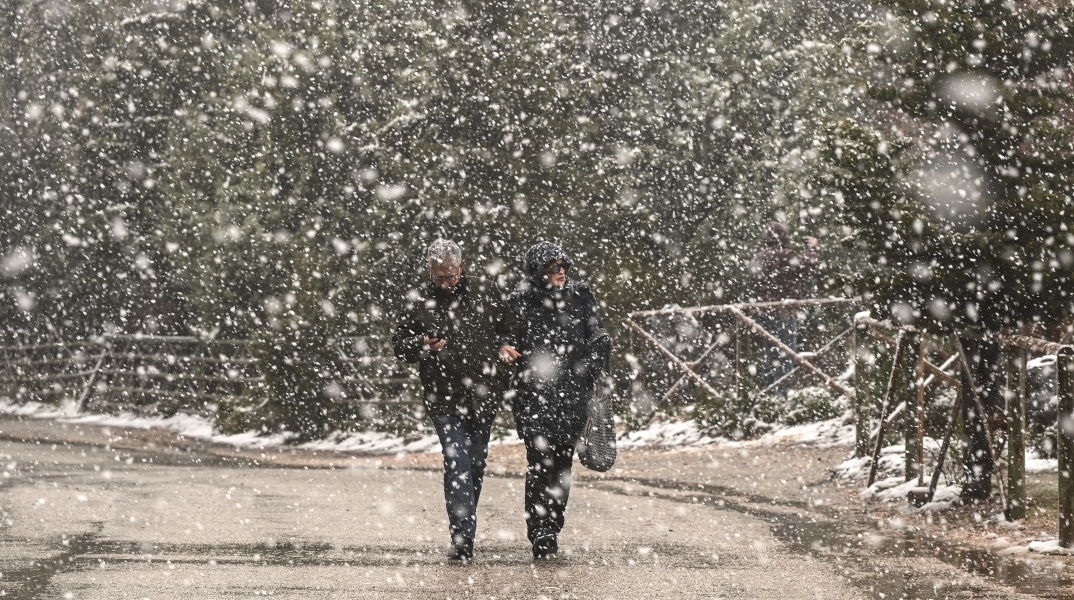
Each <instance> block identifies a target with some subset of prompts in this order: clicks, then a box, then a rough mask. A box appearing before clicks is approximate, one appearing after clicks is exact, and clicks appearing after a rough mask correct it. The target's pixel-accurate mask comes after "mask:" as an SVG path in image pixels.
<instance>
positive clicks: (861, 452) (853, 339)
mask: <svg viewBox="0 0 1074 600" xmlns="http://www.w3.org/2000/svg"><path fill="white" fill-rule="evenodd" d="M858 329H864V326H861V325H854V327H853V330H852V331H851V333H850V343H849V347H850V364H852V365H854V456H856V457H859V458H860V457H862V456H866V455H867V454H868V453H869V425H870V423H869V421H870V418H871V416H872V410H871V409H872V403H871V402H869V400H871V399H872V398H871V395H870V394H869V378H868V377H866V373H865V369H866V364H867V362H866V361H865V359H864V358H863V357H862V353H863V349H862V346H861V345H860V344H859V342H860V341H862V340H861V338H862V337H864V336H859V335H858Z"/></svg>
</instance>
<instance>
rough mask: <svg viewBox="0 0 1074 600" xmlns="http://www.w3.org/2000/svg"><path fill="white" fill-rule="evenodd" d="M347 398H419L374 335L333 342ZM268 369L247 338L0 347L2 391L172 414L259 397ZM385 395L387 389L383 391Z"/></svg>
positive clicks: (73, 404)
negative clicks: (211, 404) (260, 360)
mask: <svg viewBox="0 0 1074 600" xmlns="http://www.w3.org/2000/svg"><path fill="white" fill-rule="evenodd" d="M331 343H333V344H334V345H335V346H336V347H337V349H338V357H337V362H338V364H339V366H340V373H339V379H338V383H339V384H340V390H341V392H342V396H341V398H342V400H343V401H350V402H355V403H359V404H366V405H376V404H413V403H417V402H419V401H420V396H419V395H418V394H417V389H418V385H417V378H416V377H415V376H414V374H413V373H412V371H411V370H409V369H408V368H407V367H405V366H402V365H400V364H399V363H398V361H396V360H395V359H394V357H391V356H390V354H389V355H384V353H385V351H386V343H385V342H384V341H383V340H381V339H380V338H378V337H377V336H361V337H343V338H339V339H337V340H333V341H332V342H331ZM264 382H265V376H264V373H263V372H262V371H261V369H260V367H259V359H258V358H257V356H256V354H255V352H254V351H253V342H251V341H249V340H209V339H204V338H196V337H185V336H155V335H119V334H107V335H103V336H100V337H98V338H92V339H86V340H78V341H66V342H63V341H58V342H53V343H43V344H24V345H12V346H0V395H4V396H9V397H11V398H14V399H25V400H29V399H35V400H41V401H44V402H48V403H61V402H65V403H66V404H67V406H68V409H69V410H70V411H72V412H79V411H81V410H82V408H83V407H84V406H85V405H87V404H89V403H93V404H103V405H108V406H113V407H115V406H119V407H121V408H135V409H142V410H145V409H151V410H153V411H155V412H161V413H164V414H172V413H174V412H177V411H179V410H183V409H192V408H199V407H201V406H204V405H205V404H207V403H212V402H221V401H225V400H229V399H234V398H238V397H256V396H259V395H261V394H262V390H263V385H264ZM386 392H387V393H386Z"/></svg>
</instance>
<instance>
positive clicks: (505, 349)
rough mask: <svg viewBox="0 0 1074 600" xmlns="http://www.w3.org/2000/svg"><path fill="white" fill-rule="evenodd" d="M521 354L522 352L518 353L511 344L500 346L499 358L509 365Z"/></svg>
mask: <svg viewBox="0 0 1074 600" xmlns="http://www.w3.org/2000/svg"><path fill="white" fill-rule="evenodd" d="M521 356H522V354H521V353H519V351H518V350H515V349H514V348H513V347H512V346H507V345H503V346H500V360H502V361H503V362H505V363H507V364H509V365H513V364H515V361H516V360H518V359H519V357H521Z"/></svg>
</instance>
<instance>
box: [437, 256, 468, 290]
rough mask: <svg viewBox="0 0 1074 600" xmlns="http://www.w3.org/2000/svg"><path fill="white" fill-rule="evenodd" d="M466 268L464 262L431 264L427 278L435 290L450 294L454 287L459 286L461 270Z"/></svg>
mask: <svg viewBox="0 0 1074 600" xmlns="http://www.w3.org/2000/svg"><path fill="white" fill-rule="evenodd" d="M465 266H466V261H462V262H461V263H459V264H457V265H454V264H445V265H440V264H435V263H434V264H432V265H431V266H430V267H429V276H430V277H432V280H433V285H435V286H436V288H437V289H439V290H442V291H445V292H450V291H452V290H454V289H455V286H457V285H459V278H461V277H462V269H463V267H465Z"/></svg>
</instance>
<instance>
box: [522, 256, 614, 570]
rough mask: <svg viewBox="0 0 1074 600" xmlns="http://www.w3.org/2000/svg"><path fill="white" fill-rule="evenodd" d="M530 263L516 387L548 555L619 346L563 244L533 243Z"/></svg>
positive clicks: (533, 501) (529, 521) (532, 534)
mask: <svg viewBox="0 0 1074 600" xmlns="http://www.w3.org/2000/svg"><path fill="white" fill-rule="evenodd" d="M524 269H525V275H526V278H525V279H524V280H523V281H522V282H521V283H520V284H519V287H518V289H517V290H516V291H515V292H513V293H512V294H511V295H510V296H508V298H507V301H508V304H510V306H511V310H512V311H513V312H514V314H515V318H516V320H517V321H518V331H519V337H518V340H519V344H518V348H519V350H520V351H521V352H522V356H521V358H519V359H518V360H517V369H516V371H515V376H514V378H512V380H511V388H512V390H513V391H514V392H515V396H514V400H513V404H514V415H515V425H516V427H517V428H518V435H519V437H520V438H522V440H523V441H524V442H525V444H526V463H527V468H526V497H525V506H526V533H527V536H528V538H529V541H530V543H531V544H532V545H533V557H534V558H546V557H550V556H552V555H555V554H556V553H557V552H558V550H559V544H558V536H559V533H560V531H561V530H562V529H563V518H564V512H565V511H566V510H567V499H568V497H569V496H570V491H571V467H572V465H573V462H574V451H575V444H577V442H578V440H579V437H580V436H581V433H582V429H583V427H585V423H586V406H587V403H588V402H589V399H590V398H591V397H592V394H593V392H594V389H595V385H597V383H598V381H599V380H600V377H601V373H602V372H603V371H605V370H606V369H607V363H608V358H609V355H610V354H611V347H612V345H611V338H609V337H608V334H607V332H606V331H605V330H604V322H603V321H602V320H601V317H600V309H599V306H598V304H597V299H596V298H595V297H594V296H593V291H592V290H591V289H590V288H589V286H588V285H586V284H585V283H582V282H580V281H577V280H574V279H570V278H569V277H568V273H569V272H570V270H571V259H570V258H569V257H568V256H567V254H566V253H565V252H564V251H563V250H562V249H561V248H560V247H559V246H557V245H555V244H553V243H551V242H544V241H542V242H538V243H537V244H534V245H533V246H532V247H531V248H530V249H529V250H528V251H527V252H526V257H525V264H524ZM512 362H515V361H514V360H513V359H512Z"/></svg>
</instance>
